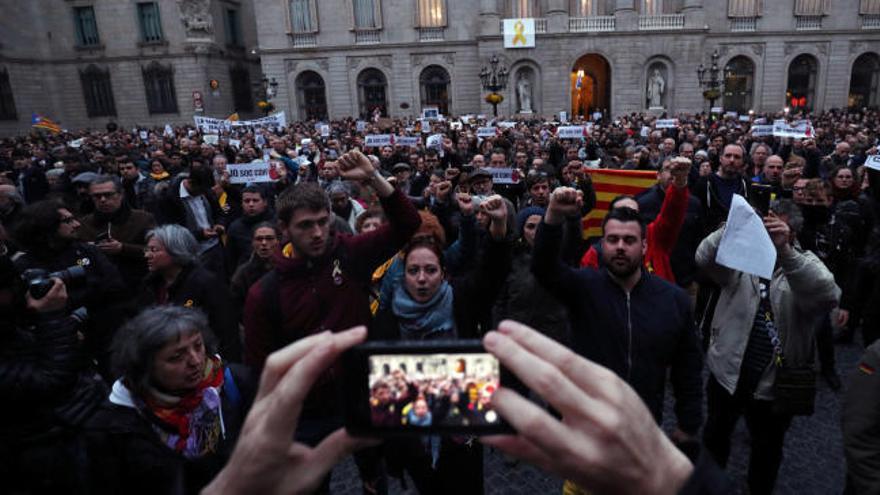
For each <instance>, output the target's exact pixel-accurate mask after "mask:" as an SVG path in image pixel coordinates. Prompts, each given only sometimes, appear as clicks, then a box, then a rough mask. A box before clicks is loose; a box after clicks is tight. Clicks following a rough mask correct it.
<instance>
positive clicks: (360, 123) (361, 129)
mask: <svg viewBox="0 0 880 495" xmlns="http://www.w3.org/2000/svg"><path fill="white" fill-rule="evenodd" d="M354 125H355V129H357V131H358V132H364V130H366V128H367V123H366V122H364V121H363V120H358V121H357V122H355V124H354Z"/></svg>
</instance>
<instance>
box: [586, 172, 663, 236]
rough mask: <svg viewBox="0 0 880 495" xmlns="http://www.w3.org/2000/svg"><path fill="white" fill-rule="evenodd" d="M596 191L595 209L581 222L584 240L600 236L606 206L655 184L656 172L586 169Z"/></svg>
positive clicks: (606, 210)
mask: <svg viewBox="0 0 880 495" xmlns="http://www.w3.org/2000/svg"><path fill="white" fill-rule="evenodd" d="M587 173H589V174H590V178H592V179H593V189H594V190H595V191H596V207H595V208H593V209H592V210H591V211H590V212H589V213H587V216H585V217H584V218H583V219H582V220H581V225H583V228H584V239H588V238H590V237H600V236H601V235H602V220H603V219H604V218H605V214H606V213H608V205H609V204H610V203H611V201H612V200H613V199H614V198H616V197H618V196H620V195H621V194H629V195H632V196H635V195H636V194H638V193H640V192H642V191H644V190H645V189H647V188H649V187H651V186H653V185H654V184H656V183H657V172H654V171H652V170H616V169H607V168H592V169H587Z"/></svg>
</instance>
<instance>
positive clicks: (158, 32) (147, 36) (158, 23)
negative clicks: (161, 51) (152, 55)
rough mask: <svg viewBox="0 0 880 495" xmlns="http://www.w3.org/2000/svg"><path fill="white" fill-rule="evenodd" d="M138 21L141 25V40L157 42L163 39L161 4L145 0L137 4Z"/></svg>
mask: <svg viewBox="0 0 880 495" xmlns="http://www.w3.org/2000/svg"><path fill="white" fill-rule="evenodd" d="M137 12H138V21H139V24H140V25H141V41H143V42H144V43H156V42H158V41H162V38H163V36H162V20H161V18H160V17H159V4H158V3H156V2H143V3H139V4H137Z"/></svg>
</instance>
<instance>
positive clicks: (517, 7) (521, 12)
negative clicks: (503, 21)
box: [508, 0, 539, 19]
mask: <svg viewBox="0 0 880 495" xmlns="http://www.w3.org/2000/svg"><path fill="white" fill-rule="evenodd" d="M508 5H509V8H508V13H509V14H510V18H512V19H531V18H533V17H539V16H538V9H537V7H536V6H535V2H534V0H509V2H508Z"/></svg>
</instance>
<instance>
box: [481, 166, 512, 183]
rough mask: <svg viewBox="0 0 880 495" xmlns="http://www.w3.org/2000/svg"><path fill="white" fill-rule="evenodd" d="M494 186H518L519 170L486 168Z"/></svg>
mask: <svg viewBox="0 0 880 495" xmlns="http://www.w3.org/2000/svg"><path fill="white" fill-rule="evenodd" d="M486 170H488V171H489V173H490V174H492V182H493V183H494V184H519V180H520V175H519V170H518V169H515V168H487V169H486Z"/></svg>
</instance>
